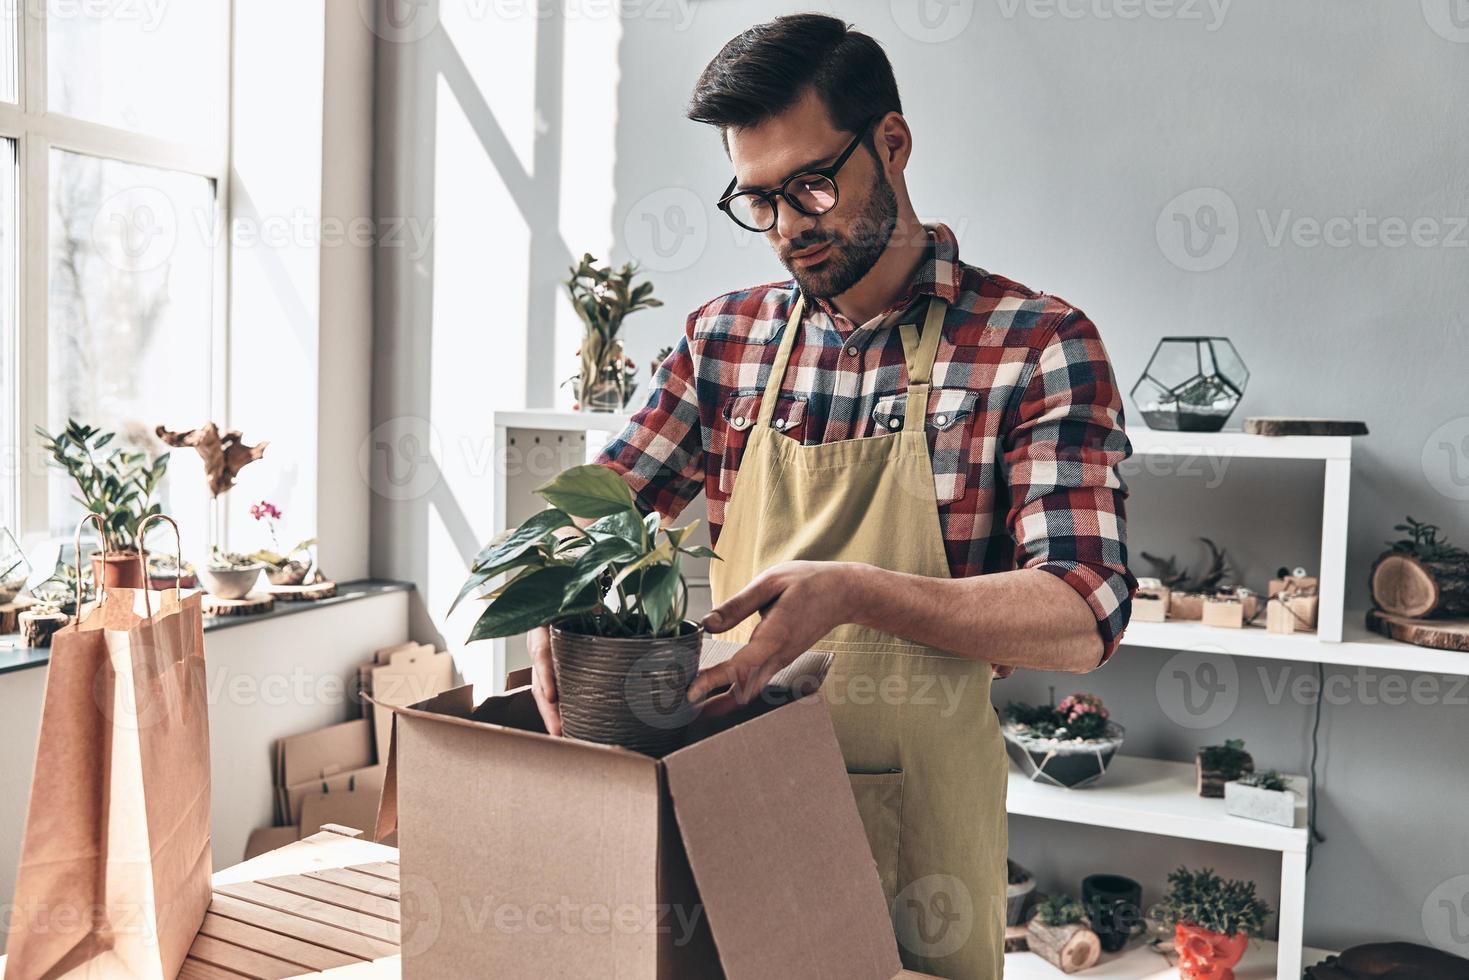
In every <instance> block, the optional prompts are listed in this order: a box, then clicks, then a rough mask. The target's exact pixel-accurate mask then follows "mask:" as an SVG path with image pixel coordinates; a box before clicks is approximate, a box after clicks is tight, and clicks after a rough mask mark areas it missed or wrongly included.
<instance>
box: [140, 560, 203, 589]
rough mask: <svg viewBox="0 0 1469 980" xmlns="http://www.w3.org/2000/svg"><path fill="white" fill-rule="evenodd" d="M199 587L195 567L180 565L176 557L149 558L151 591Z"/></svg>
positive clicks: (184, 563) (186, 564)
mask: <svg viewBox="0 0 1469 980" xmlns="http://www.w3.org/2000/svg"><path fill="white" fill-rule="evenodd" d="M198 585H199V577H198V575H197V574H196V573H195V571H194V566H193V565H191V564H189V563H188V562H183V563H182V564H180V563H179V559H178V557H177V556H176V555H169V554H162V555H151V554H150V555H149V556H148V588H150V589H173V588H179V589H193V588H197V587H198Z"/></svg>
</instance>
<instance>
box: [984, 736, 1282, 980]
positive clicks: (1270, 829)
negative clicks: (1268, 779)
mask: <svg viewBox="0 0 1469 980" xmlns="http://www.w3.org/2000/svg"><path fill="white" fill-rule="evenodd" d="M1287 779H1288V780H1289V781H1290V783H1291V788H1292V789H1293V790H1295V792H1296V819H1295V825H1294V826H1293V827H1279V826H1276V825H1275V824H1269V823H1261V822H1259V821H1255V820H1245V819H1242V818H1240V817H1232V816H1230V815H1229V814H1227V813H1225V812H1224V801H1223V800H1210V799H1204V798H1203V797H1201V796H1199V794H1198V790H1197V786H1196V784H1195V776H1194V767H1193V766H1192V765H1191V764H1189V763H1186V762H1164V761H1162V760H1159V759H1142V758H1138V757H1136V756H1125V755H1120V756H1117V757H1116V758H1115V759H1113V760H1112V764H1111V765H1110V766H1109V767H1108V768H1107V775H1106V776H1105V777H1103V779H1102V780H1101V781H1100V782H1098V783H1096V784H1094V785H1092V786H1088V787H1086V788H1084V789H1062V788H1060V787H1057V786H1050V785H1046V784H1042V783H1037V782H1032V781H1031V780H1029V779H1027V778H1026V777H1025V776H1024V775H1023V774H1021V773H1019V772H1017V771H1015V770H1014V769H1011V771H1010V785H1009V793H1008V795H1007V797H1006V808H1007V809H1008V810H1009V812H1010V813H1012V814H1015V815H1017V816H1025V817H1040V818H1042V819H1045V820H1060V821H1064V822H1066V823H1079V824H1087V825H1088V826H1092V827H1108V828H1111V829H1113V830H1126V831H1131V832H1133V833H1141V834H1159V835H1162V836H1165V837H1178V838H1183V839H1185V840H1197V841H1209V842H1211V843H1215V844H1229V845H1232V846H1234V847H1251V848H1255V849H1257V850H1263V851H1273V852H1275V853H1276V854H1278V855H1279V856H1280V903H1279V907H1280V918H1279V922H1278V924H1277V929H1278V939H1277V942H1276V943H1275V944H1272V947H1273V948H1274V950H1275V954H1276V970H1277V971H1278V974H1279V975H1280V976H1282V977H1298V976H1300V975H1301V957H1302V937H1303V933H1304V929H1305V907H1306V847H1307V842H1308V835H1309V831H1308V830H1307V825H1306V786H1307V782H1306V780H1305V778H1304V777H1301V776H1289V777H1287ZM1143 952H1145V953H1146V956H1147V958H1146V959H1139V960H1138V961H1137V962H1138V964H1139V965H1148V966H1153V967H1159V968H1161V964H1160V962H1159V957H1158V956H1157V955H1156V954H1154V953H1151V952H1148V951H1143ZM1040 965H1042V966H1045V964H1044V963H1043V962H1042V963H1041V964H1040ZM1048 968H1049V967H1048ZM1020 975H1021V976H1027V975H1029V974H1024V973H1022V974H1020ZM1042 975H1044V974H1042ZM1098 975H1100V976H1110V975H1116V976H1123V975H1126V976H1148V975H1149V974H1146V973H1139V974H1098ZM1237 975H1239V974H1237ZM1007 976H1008V972H1007ZM1087 976H1088V977H1091V976H1093V974H1092V973H1091V972H1090V971H1088V973H1087Z"/></svg>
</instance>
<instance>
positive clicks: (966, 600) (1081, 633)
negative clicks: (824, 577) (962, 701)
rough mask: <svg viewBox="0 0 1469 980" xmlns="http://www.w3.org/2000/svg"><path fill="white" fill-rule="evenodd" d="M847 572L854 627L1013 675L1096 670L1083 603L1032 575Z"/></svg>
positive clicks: (1057, 583) (1092, 620)
mask: <svg viewBox="0 0 1469 980" xmlns="http://www.w3.org/2000/svg"><path fill="white" fill-rule="evenodd" d="M847 572H848V575H849V577H850V582H851V586H850V596H851V603H852V604H851V614H852V616H853V620H852V621H853V622H856V623H859V624H860V625H863V626H868V627H871V628H873V629H879V630H882V631H883V632H885V633H892V634H894V635H896V636H901V637H903V638H904V639H906V640H912V641H913V642H915V643H921V644H923V645H924V646H931V647H936V648H937V649H940V650H946V651H948V652H950V653H953V654H956V655H958V656H961V657H970V658H973V659H975V660H987V661H989V662H991V663H996V664H1008V665H1011V666H1015V667H1028V668H1032V669H1035V670H1059V671H1068V672H1072V673H1083V672H1085V671H1088V670H1092V669H1094V668H1095V667H1096V666H1097V665H1098V664H1099V663H1100V662H1101V659H1102V640H1101V637H1100V636H1099V635H1098V633H1097V621H1096V617H1094V616H1093V615H1092V611H1091V609H1090V607H1088V606H1087V604H1086V600H1084V599H1083V598H1082V597H1081V596H1079V595H1077V594H1076V590H1074V589H1072V588H1071V587H1070V586H1069V585H1067V584H1066V583H1065V582H1063V581H1061V580H1060V579H1058V578H1057V577H1056V576H1054V575H1051V574H1049V573H1047V572H1043V571H1041V570H1039V569H1034V568H1026V569H1017V570H1015V571H1011V572H997V573H994V574H992V575H978V576H973V577H970V578H961V579H936V578H929V577H927V576H923V575H909V574H907V573H904V572H890V571H888V570H886V569H882V568H877V567H875V566H872V565H860V564H855V563H854V564H852V565H850V566H849V567H848V569H847Z"/></svg>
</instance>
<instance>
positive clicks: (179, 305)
mask: <svg viewBox="0 0 1469 980" xmlns="http://www.w3.org/2000/svg"><path fill="white" fill-rule="evenodd" d="M0 12H3V13H0V389H3V392H4V397H3V398H0V444H3V446H4V447H5V450H6V453H5V457H6V458H5V459H4V460H3V461H0V526H7V527H10V528H12V529H14V530H15V531H16V532H17V537H20V536H21V535H22V534H24V535H26V536H28V537H30V538H31V539H34V538H35V537H36V536H39V535H45V534H51V535H66V536H70V533H71V530H72V528H73V527H75V524H76V520H77V518H78V517H79V516H80V513H81V510H80V507H79V505H78V504H76V502H75V501H74V500H73V499H72V488H71V486H70V482H69V479H68V478H67V476H66V475H65V474H64V473H61V472H59V471H56V470H54V469H52V468H50V467H47V466H45V465H42V464H43V457H42V456H41V455H40V454H39V452H37V451H36V443H35V437H34V436H33V435H32V434H31V430H32V429H33V427H35V426H37V425H39V426H42V427H44V428H46V429H47V430H49V431H53V432H54V431H57V430H58V429H60V428H62V427H64V426H65V425H66V422H67V419H69V418H75V419H77V420H78V421H81V422H84V423H87V424H90V425H94V426H97V427H99V428H102V429H106V430H112V431H115V432H117V433H118V438H117V444H118V445H128V446H132V447H135V448H141V449H145V450H147V451H149V452H154V453H156V452H162V451H164V449H165V447H163V446H162V444H161V443H160V442H159V441H158V440H157V438H156V436H155V435H154V428H155V427H156V426H158V425H166V426H168V427H169V428H171V429H190V428H194V427H196V426H199V425H201V424H203V423H204V422H205V421H206V420H208V419H210V418H218V417H219V415H220V411H219V410H220V408H221V407H222V405H223V397H222V395H223V393H222V392H221V391H219V390H217V389H218V388H219V387H220V386H219V385H217V384H216V383H215V379H216V378H218V377H222V376H223V370H222V367H221V365H220V364H219V363H218V360H219V359H220V358H221V357H222V356H223V351H221V350H219V349H218V348H219V347H220V346H221V345H219V344H217V343H216V342H215V338H216V337H217V336H220V335H221V333H222V329H223V328H222V324H221V323H220V320H221V319H222V318H223V316H224V309H225V305H224V303H223V302H222V294H223V285H222V284H223V282H224V270H225V256H224V254H223V250H224V242H225V236H224V235H223V234H221V233H220V230H221V229H222V228H223V227H224V225H223V224H222V223H223V221H224V220H225V212H226V206H227V189H228V119H229V111H228V109H229V94H230V93H229V76H228V71H229V64H230V59H229V31H230V16H231V3H230V0H189V2H188V3H169V4H140V3H131V2H122V0H98V2H90V0H89V2H85V3H82V2H78V0H46V2H45V3H41V2H39V0H31V2H26V3H24V4H21V3H15V4H9V3H7V2H6V0H0ZM7 32H8V36H7ZM219 420H220V421H223V419H219ZM174 462H175V466H176V468H174V467H171V472H170V475H169V477H168V478H167V479H166V481H165V483H164V485H163V487H162V488H161V489H160V500H161V501H162V502H163V504H164V508H165V509H166V510H168V511H169V512H170V513H173V514H174V515H175V516H177V517H178V518H180V520H181V522H186V523H187V524H188V525H191V526H192V527H194V528H199V529H203V528H206V527H207V526H208V514H207V505H208V501H207V491H206V490H205V486H204V481H203V478H202V475H201V474H200V472H199V469H200V467H199V465H198V464H197V461H196V459H195V458H194V454H193V453H192V452H190V451H188V450H184V451H182V452H176V453H175V457H174ZM196 537H197V536H196Z"/></svg>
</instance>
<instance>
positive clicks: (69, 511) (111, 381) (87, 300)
mask: <svg viewBox="0 0 1469 980" xmlns="http://www.w3.org/2000/svg"><path fill="white" fill-rule="evenodd" d="M50 211H51V220H50V253H51V264H50V290H49V304H48V308H49V311H50V312H49V317H48V323H47V329H48V333H49V342H48V345H47V350H48V355H47V363H48V365H49V372H50V379H49V381H50V383H49V385H48V386H47V388H48V405H47V420H48V422H49V425H50V431H52V432H55V431H57V430H58V429H61V428H63V427H64V426H65V425H66V421H67V419H69V418H75V419H76V420H77V421H79V422H82V423H85V424H88V425H93V426H96V427H98V428H101V429H103V430H107V431H115V432H117V433H118V437H117V440H116V444H118V445H126V446H131V447H134V448H139V449H145V450H148V451H149V452H150V453H157V452H159V451H162V450H163V448H164V447H163V446H162V445H161V443H159V441H158V440H157V438H156V437H155V436H154V434H153V430H154V427H155V426H158V425H166V426H168V427H169V428H170V429H175V430H177V429H192V428H196V427H197V426H200V425H202V424H204V422H205V421H206V420H207V419H208V418H209V409H210V336H211V329H210V322H211V319H212V312H213V286H214V268H213V262H214V260H213V255H212V251H213V249H212V243H211V240H210V237H209V236H208V235H207V234H206V233H205V232H204V231H203V230H202V229H207V228H210V227H213V226H214V212H215V201H214V187H213V183H212V182H211V181H209V180H206V179H205V178H202V177H196V176H193V175H189V174H179V173H174V172H170V171H165V170H155V169H152V168H150V167H139V166H134V165H132V164H126V163H118V162H116V161H113V160H101V159H98V158H96V157H88V156H81V155H78V154H75V153H67V152H64V151H60V150H53V151H52V153H51V208H50ZM49 479H50V494H49V506H48V509H47V512H48V514H49V515H50V516H49V519H50V524H51V530H52V533H56V534H66V535H68V536H69V535H70V533H71V530H72V528H74V527H75V526H76V521H77V519H78V518H79V517H80V516H81V508H80V506H79V505H78V504H77V503H76V502H75V501H73V500H72V499H71V495H72V493H73V487H72V484H71V480H70V478H69V477H68V476H67V475H66V474H65V473H63V472H61V471H60V470H52V472H51V474H50V477H49ZM207 498H208V494H207V490H206V489H205V484H204V477H203V471H202V467H201V464H200V463H199V461H198V457H197V455H196V454H195V453H194V452H193V451H192V450H187V449H185V450H182V451H179V452H176V453H175V454H174V455H173V457H172V458H171V462H170V466H169V476H168V477H167V479H166V480H165V483H164V485H163V487H162V490H161V493H160V494H159V498H158V499H159V500H160V501H161V502H162V504H163V508H164V510H165V511H167V512H168V513H170V514H171V515H173V516H174V517H175V518H176V519H177V520H178V522H179V524H180V525H181V526H182V527H183V529H184V539H185V546H186V547H188V546H189V544H190V542H191V541H192V543H193V545H194V547H193V548H191V549H190V550H191V552H193V556H194V557H195V558H197V557H198V551H197V548H198V546H199V545H201V544H202V543H203V541H204V540H205V537H206V532H207V517H208V514H207V505H208V499H207ZM167 537H168V536H167V535H160V538H167ZM170 545H171V542H170ZM159 547H162V544H161V543H160V544H159Z"/></svg>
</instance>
